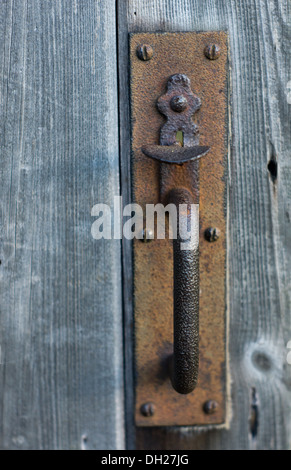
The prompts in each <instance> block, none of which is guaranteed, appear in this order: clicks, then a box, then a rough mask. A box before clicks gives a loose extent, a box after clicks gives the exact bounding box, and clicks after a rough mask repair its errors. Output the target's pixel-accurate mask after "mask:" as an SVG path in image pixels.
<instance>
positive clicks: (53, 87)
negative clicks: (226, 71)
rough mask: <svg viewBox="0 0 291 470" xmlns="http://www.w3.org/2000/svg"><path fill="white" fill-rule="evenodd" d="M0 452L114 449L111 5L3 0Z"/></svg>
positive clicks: (116, 368)
mask: <svg viewBox="0 0 291 470" xmlns="http://www.w3.org/2000/svg"><path fill="white" fill-rule="evenodd" d="M0 36H1V46H0V64H1V83H0V86H1V107H0V108H1V111H0V112H1V120H0V126H1V165H0V171H1V189H0V191H1V219H2V223H1V232H2V234H1V238H2V242H1V256H0V259H1V265H0V277H1V282H0V286H1V287H0V289H1V320H0V328H1V331H0V332H1V339H0V348H1V349H0V352H1V354H0V359H1V360H0V447H1V448H4V449H7V448H8V449H14V448H20V449H80V448H82V449H98V448H101V449H112V448H113V449H114V448H122V447H123V446H124V431H123V427H124V426H123V358H122V315H121V260H120V256H121V250H120V241H119V240H116V241H111V240H100V241H96V240H93V238H92V236H91V225H92V222H93V220H94V218H92V217H91V209H92V207H93V205H94V204H96V203H99V202H102V203H106V204H109V205H112V203H113V197H114V195H118V194H119V151H118V102H117V55H116V11H115V1H114V0H106V2H103V1H99V0H98V1H96V0H87V1H86V2H79V1H77V0H53V1H43V0H3V1H2V2H1V8H0Z"/></svg>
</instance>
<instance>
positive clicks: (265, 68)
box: [119, 0, 291, 449]
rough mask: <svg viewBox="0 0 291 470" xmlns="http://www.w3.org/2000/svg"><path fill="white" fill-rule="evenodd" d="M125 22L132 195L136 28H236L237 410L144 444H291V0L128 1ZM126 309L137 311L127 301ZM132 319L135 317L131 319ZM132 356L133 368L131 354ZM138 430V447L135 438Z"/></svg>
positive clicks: (232, 270) (232, 354)
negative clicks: (131, 35)
mask: <svg viewBox="0 0 291 470" xmlns="http://www.w3.org/2000/svg"><path fill="white" fill-rule="evenodd" d="M125 3H126V5H125ZM119 29H120V31H119V73H120V100H121V101H120V110H121V123H122V130H121V150H122V153H121V161H122V162H123V164H122V168H121V170H122V181H123V192H124V193H125V194H126V197H128V194H129V190H128V186H129V183H128V181H129V180H128V177H129V169H128V168H129V155H130V152H129V147H128V146H129V135H130V134H129V132H130V126H129V119H128V109H127V102H128V94H127V86H126V85H127V76H126V70H127V61H128V51H127V33H128V31H130V32H133V31H134V32H141V31H175V30H177V31H179V30H180V31H187V30H189V31H195V30H200V31H201V30H221V29H223V30H228V31H229V35H230V50H231V58H232V71H231V78H232V90H233V93H232V94H233V96H232V131H233V142H232V149H231V155H230V164H229V198H228V199H229V201H228V210H229V225H228V227H229V243H228V275H229V285H228V310H229V318H230V335H229V362H230V372H231V380H232V387H231V402H232V403H231V408H232V419H231V420H230V424H229V429H224V430H215V429H213V430H207V429H205V430H203V431H202V432H201V430H199V429H195V428H192V429H190V428H189V429H181V428H180V429H179V428H176V429H173V428H172V429H167V428H164V429H151V430H145V429H142V430H138V431H137V446H138V447H139V448H145V449H177V448H179V449H253V448H257V449H287V448H290V446H291V407H290V403H291V401H290V399H291V367H290V365H288V364H287V361H286V357H287V353H288V350H287V348H286V345H287V343H288V341H289V340H290V339H291V308H290V307H291V298H290V291H291V289H290V285H291V269H290V266H291V230H290V207H291V203H290V201H291V198H290V196H291V194H290V176H291V160H290V152H291V132H290V122H291V121H290V105H288V103H287V99H286V93H287V83H288V80H290V75H288V74H289V72H290V52H289V45H290V39H291V29H290V4H288V1H287V0H282V1H281V2H277V1H275V0H274V1H272V0H245V1H244V2H229V1H227V0H211V1H210V0H203V1H202V0H178V1H173V0H150V1H147V2H144V1H143V0H128V1H127V2H123V1H119ZM270 161H272V164H271V165H269V171H268V164H269V162H270ZM276 168H277V176H276V171H275V170H276ZM127 262H128V261H127ZM125 280H126V281H127V283H128V286H129V287H125V290H127V291H128V289H130V288H131V287H130V286H131V282H130V265H128V269H125ZM127 298H129V296H127V297H125V300H126V299H127ZM129 302H130V300H129ZM126 312H127V315H131V311H130V307H129V306H128V305H127V307H126ZM130 321H131V319H130V318H127V324H130ZM128 331H129V330H128ZM127 362H128V366H127V367H128V369H129V370H130V360H129V355H128V361H127ZM257 413H258V414H257ZM256 416H258V422H257V425H256V420H255V418H256ZM130 422H131V423H132V418H131V421H130ZM133 429H134V428H133V427H131V432H129V444H128V445H129V447H132V446H134V445H135V444H134V431H133Z"/></svg>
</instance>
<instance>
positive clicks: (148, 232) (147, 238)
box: [142, 228, 154, 243]
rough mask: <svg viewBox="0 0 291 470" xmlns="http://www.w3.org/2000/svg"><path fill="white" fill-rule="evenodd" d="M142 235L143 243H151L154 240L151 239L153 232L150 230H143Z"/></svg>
mask: <svg viewBox="0 0 291 470" xmlns="http://www.w3.org/2000/svg"><path fill="white" fill-rule="evenodd" d="M142 235H143V238H142V241H143V242H144V243H149V242H151V241H152V240H153V239H154V237H153V231H152V230H150V229H148V228H146V229H145V230H143V232H142Z"/></svg>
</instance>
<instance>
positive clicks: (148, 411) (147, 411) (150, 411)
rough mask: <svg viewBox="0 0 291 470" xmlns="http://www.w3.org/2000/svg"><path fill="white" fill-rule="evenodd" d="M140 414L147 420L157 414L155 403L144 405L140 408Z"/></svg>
mask: <svg viewBox="0 0 291 470" xmlns="http://www.w3.org/2000/svg"><path fill="white" fill-rule="evenodd" d="M140 412H141V414H142V415H143V416H145V417H146V418H150V417H151V416H153V415H154V414H155V407H154V404H153V403H144V404H143V405H141V407H140Z"/></svg>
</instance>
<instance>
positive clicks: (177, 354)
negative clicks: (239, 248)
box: [169, 189, 199, 394]
mask: <svg viewBox="0 0 291 470" xmlns="http://www.w3.org/2000/svg"><path fill="white" fill-rule="evenodd" d="M169 199H170V200H169V202H171V203H174V204H175V205H176V207H177V214H178V219H177V222H178V227H177V239H175V240H174V241H173V253H174V355H173V363H172V368H173V370H172V384H173V387H174V388H175V390H176V391H177V392H179V393H183V394H186V393H190V392H192V391H193V390H194V388H195V387H196V384H197V380H198V366H199V217H197V220H195V221H193V220H192V221H191V217H193V216H194V214H193V213H192V214H191V204H193V199H192V196H191V194H190V193H189V191H187V190H186V189H174V190H172V191H171V193H170V198H169ZM181 204H184V205H185V206H184V207H186V208H187V214H184V216H183V217H181V212H180V210H179V206H180V205H181ZM180 207H181V206H180ZM191 222H192V224H193V222H194V224H193V225H192V226H194V230H195V233H192V239H191V243H190V247H189V248H190V249H186V250H183V249H181V243H183V242H185V240H183V234H184V233H186V229H187V225H188V227H189V226H190V225H191ZM181 223H182V225H181ZM183 224H184V227H183ZM193 235H194V239H193Z"/></svg>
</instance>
